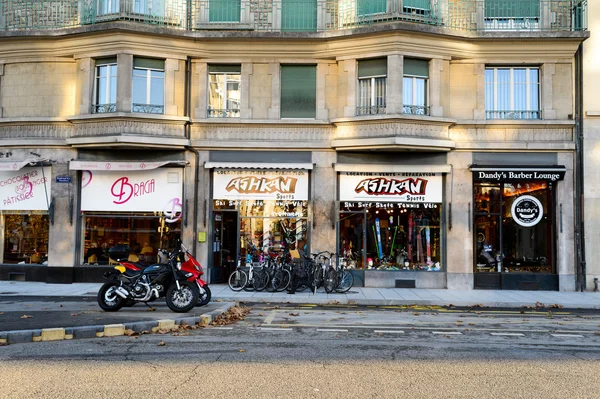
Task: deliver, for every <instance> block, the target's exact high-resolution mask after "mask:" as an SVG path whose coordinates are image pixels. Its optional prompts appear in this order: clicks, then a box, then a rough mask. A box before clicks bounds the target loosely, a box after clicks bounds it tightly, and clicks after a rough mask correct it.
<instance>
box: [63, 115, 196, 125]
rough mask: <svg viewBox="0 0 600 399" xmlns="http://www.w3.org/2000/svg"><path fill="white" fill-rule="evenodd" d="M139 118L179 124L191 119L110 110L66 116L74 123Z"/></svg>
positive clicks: (146, 120)
mask: <svg viewBox="0 0 600 399" xmlns="http://www.w3.org/2000/svg"><path fill="white" fill-rule="evenodd" d="M122 119H127V120H139V121H143V122H170V123H177V124H184V123H185V122H188V121H189V120H190V119H189V118H188V117H185V116H170V115H160V114H144V113H137V112H110V113H102V114H84V115H73V116H68V117H67V118H66V120H67V121H69V122H72V123H74V124H77V123H85V122H95V121H111V120H122Z"/></svg>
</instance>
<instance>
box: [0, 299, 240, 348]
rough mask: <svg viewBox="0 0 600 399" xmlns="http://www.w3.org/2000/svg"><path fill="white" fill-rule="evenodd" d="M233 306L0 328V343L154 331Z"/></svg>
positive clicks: (208, 316)
mask: <svg viewBox="0 0 600 399" xmlns="http://www.w3.org/2000/svg"><path fill="white" fill-rule="evenodd" d="M232 306H235V305H233V304H228V305H225V306H222V307H220V308H219V309H215V310H213V311H211V312H207V313H204V314H202V315H200V316H195V317H181V318H177V319H163V320H154V321H136V322H131V323H124V324H107V325H95V326H78V327H65V328H43V329H35V330H15V331H0V345H7V344H24V343H28V342H47V341H63V340H71V339H86V338H98V337H119V336H123V335H126V334H125V333H126V332H127V331H128V330H131V331H134V332H136V333H141V332H144V331H147V332H156V331H158V330H160V329H163V328H164V329H170V328H173V327H175V326H179V325H182V324H186V325H190V326H192V325H195V324H198V323H201V324H203V325H208V324H210V323H212V321H213V319H214V318H215V316H217V315H219V314H221V313H224V312H227V310H228V309H229V308H230V307H232Z"/></svg>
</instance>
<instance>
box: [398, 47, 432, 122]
mask: <svg viewBox="0 0 600 399" xmlns="http://www.w3.org/2000/svg"><path fill="white" fill-rule="evenodd" d="M428 83H429V61H428V60H419V59H415V58H404V75H403V78H402V112H403V113H405V114H411V115H429V105H428V90H429V88H428V86H429V85H428Z"/></svg>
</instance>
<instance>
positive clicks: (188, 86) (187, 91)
mask: <svg viewBox="0 0 600 399" xmlns="http://www.w3.org/2000/svg"><path fill="white" fill-rule="evenodd" d="M184 85H185V87H184V102H183V112H184V116H186V117H187V118H188V120H187V121H186V122H185V124H184V125H183V133H184V136H185V138H186V139H187V140H190V139H191V136H192V135H191V130H192V112H191V109H192V105H191V104H192V102H191V93H192V58H191V57H187V59H186V60H185V82H184ZM186 150H188V151H190V152H193V153H194V155H195V156H196V173H195V177H194V225H193V232H194V238H193V240H194V245H192V255H193V256H194V257H196V240H197V239H198V238H197V237H198V182H199V180H200V153H199V152H198V150H196V149H195V148H194V147H192V146H191V145H189V146H186Z"/></svg>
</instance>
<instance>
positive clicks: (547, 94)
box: [540, 63, 556, 119]
mask: <svg viewBox="0 0 600 399" xmlns="http://www.w3.org/2000/svg"><path fill="white" fill-rule="evenodd" d="M540 72H541V76H540V79H541V81H540V84H541V86H542V87H541V89H542V104H541V107H542V110H543V111H542V119H556V110H555V109H554V108H553V106H554V104H553V102H554V101H553V96H554V94H553V92H554V90H553V79H554V74H555V73H556V64H549V63H547V64H544V65H542V68H541V70H540Z"/></svg>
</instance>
